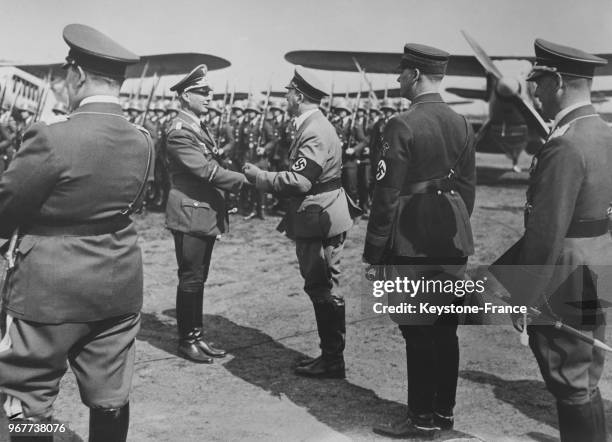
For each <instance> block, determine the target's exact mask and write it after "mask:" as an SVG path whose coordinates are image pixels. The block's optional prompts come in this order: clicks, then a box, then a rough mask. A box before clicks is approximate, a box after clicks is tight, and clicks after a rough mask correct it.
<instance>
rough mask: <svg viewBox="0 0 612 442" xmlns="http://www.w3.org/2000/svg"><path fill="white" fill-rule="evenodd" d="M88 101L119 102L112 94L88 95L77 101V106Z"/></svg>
mask: <svg viewBox="0 0 612 442" xmlns="http://www.w3.org/2000/svg"><path fill="white" fill-rule="evenodd" d="M89 103H113V104H119V97H115V96H113V95H91V96H89V97H85V98H83V99H82V100H81V102H80V103H79V106H78V107H80V106H83V105H85V104H89Z"/></svg>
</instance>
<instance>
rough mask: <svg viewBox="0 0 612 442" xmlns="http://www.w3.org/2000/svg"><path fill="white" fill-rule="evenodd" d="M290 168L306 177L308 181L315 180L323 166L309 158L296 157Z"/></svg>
mask: <svg viewBox="0 0 612 442" xmlns="http://www.w3.org/2000/svg"><path fill="white" fill-rule="evenodd" d="M291 170H292V171H293V172H295V173H299V174H300V175H302V176H304V177H306V178H308V180H309V181H310V182H315V181H316V179H317V178H319V175H321V172H322V171H323V168H322V167H321V166H320V165H319V164H317V163H316V162H315V161H313V160H311V159H309V158H306V157H298V159H297V160H295V163H293V165H292V166H291Z"/></svg>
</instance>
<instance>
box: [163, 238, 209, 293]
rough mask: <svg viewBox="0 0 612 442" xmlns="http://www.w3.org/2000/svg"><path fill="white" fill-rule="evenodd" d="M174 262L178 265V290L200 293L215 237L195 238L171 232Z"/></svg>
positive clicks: (206, 274)
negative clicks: (174, 255) (174, 253)
mask: <svg viewBox="0 0 612 442" xmlns="http://www.w3.org/2000/svg"><path fill="white" fill-rule="evenodd" d="M172 235H173V236H174V248H175V252H176V262H177V264H178V279H179V282H178V289H179V290H181V291H185V292H200V291H202V290H203V289H204V283H205V282H206V280H207V279H208V270H209V268H210V259H211V257H212V251H213V247H214V245H215V240H216V237H214V236H205V237H196V236H192V235H187V234H186V233H183V232H177V231H173V232H172Z"/></svg>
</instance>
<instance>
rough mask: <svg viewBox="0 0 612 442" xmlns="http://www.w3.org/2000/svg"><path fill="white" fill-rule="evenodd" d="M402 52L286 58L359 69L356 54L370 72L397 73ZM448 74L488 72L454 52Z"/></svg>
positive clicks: (333, 68) (296, 54)
mask: <svg viewBox="0 0 612 442" xmlns="http://www.w3.org/2000/svg"><path fill="white" fill-rule="evenodd" d="M401 57H402V54H401V53H393V52H350V51H291V52H287V53H286V54H285V60H287V61H288V62H290V63H293V64H301V65H302V66H305V67H309V68H313V69H322V70H326V71H348V72H357V68H356V67H355V63H354V61H353V58H355V60H357V61H358V62H359V64H360V65H361V67H362V68H363V69H364V70H365V71H366V73H369V74H395V73H398V70H397V67H398V65H399V62H400V59H401ZM491 58H492V59H493V60H516V59H521V60H529V61H533V60H534V57H517V56H498V57H491ZM446 75H459V76H463V77H484V76H485V72H484V69H483V68H482V66H481V65H480V63H478V60H477V59H476V57H474V56H473V55H451V56H450V59H449V62H448V66H447V69H446Z"/></svg>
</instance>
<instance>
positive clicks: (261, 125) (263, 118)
mask: <svg viewBox="0 0 612 442" xmlns="http://www.w3.org/2000/svg"><path fill="white" fill-rule="evenodd" d="M271 92H272V84H269V85H268V92H267V93H266V101H265V102H264V107H263V110H262V111H261V116H260V121H259V128H258V129H259V130H258V132H257V145H256V148H257V150H259V148H260V147H261V138H262V137H261V135H262V133H263V129H264V123H265V122H266V114H267V113H268V105H269V104H270V93H271ZM255 153H256V154H257V152H255ZM257 155H259V154H257ZM261 155H263V154H261Z"/></svg>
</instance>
